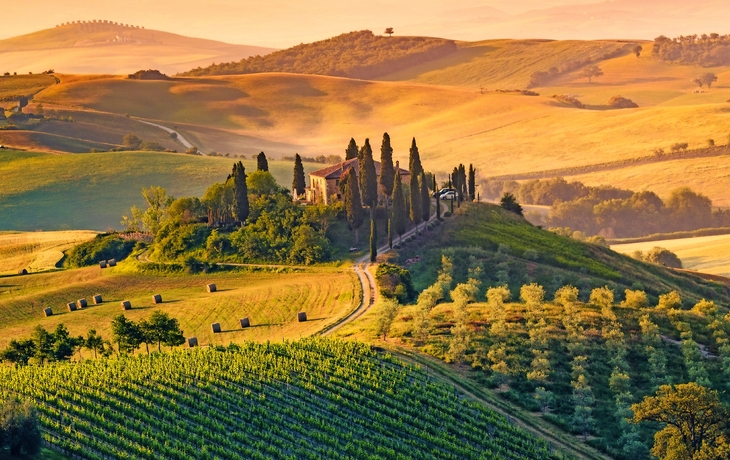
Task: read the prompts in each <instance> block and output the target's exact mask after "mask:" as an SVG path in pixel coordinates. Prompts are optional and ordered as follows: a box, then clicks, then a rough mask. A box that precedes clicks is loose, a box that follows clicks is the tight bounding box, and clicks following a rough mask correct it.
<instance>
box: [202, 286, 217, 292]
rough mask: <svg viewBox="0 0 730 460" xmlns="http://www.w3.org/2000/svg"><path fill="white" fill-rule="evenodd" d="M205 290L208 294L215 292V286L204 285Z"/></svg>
mask: <svg viewBox="0 0 730 460" xmlns="http://www.w3.org/2000/svg"><path fill="white" fill-rule="evenodd" d="M205 289H206V290H207V291H208V292H215V291H216V287H215V284H208V285H206V286H205Z"/></svg>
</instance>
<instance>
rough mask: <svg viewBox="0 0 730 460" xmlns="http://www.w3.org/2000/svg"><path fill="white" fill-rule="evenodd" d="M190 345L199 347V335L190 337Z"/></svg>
mask: <svg viewBox="0 0 730 460" xmlns="http://www.w3.org/2000/svg"><path fill="white" fill-rule="evenodd" d="M188 346H189V347H190V348H193V347H197V346H198V338H197V337H188Z"/></svg>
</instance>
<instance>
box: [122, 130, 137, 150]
mask: <svg viewBox="0 0 730 460" xmlns="http://www.w3.org/2000/svg"><path fill="white" fill-rule="evenodd" d="M122 145H123V146H125V147H127V148H128V149H131V150H139V149H140V147H142V139H140V137H139V136H137V135H136V134H127V135H126V136H124V138H123V139H122Z"/></svg>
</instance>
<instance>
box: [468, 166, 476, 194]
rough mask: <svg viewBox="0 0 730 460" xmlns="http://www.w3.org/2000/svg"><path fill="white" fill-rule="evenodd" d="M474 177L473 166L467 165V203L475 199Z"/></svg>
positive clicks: (474, 170)
mask: <svg viewBox="0 0 730 460" xmlns="http://www.w3.org/2000/svg"><path fill="white" fill-rule="evenodd" d="M476 176H477V171H476V169H474V166H473V165H472V164H469V201H474V198H476V196H477V194H476V189H477V184H476Z"/></svg>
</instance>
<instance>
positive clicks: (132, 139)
mask: <svg viewBox="0 0 730 460" xmlns="http://www.w3.org/2000/svg"><path fill="white" fill-rule="evenodd" d="M122 145H123V146H124V148H126V149H127V150H144V151H150V152H163V151H164V150H165V147H163V146H162V145H160V144H159V143H158V142H154V141H143V140H142V139H141V138H140V137H139V136H137V135H136V134H127V135H126V136H124V138H123V139H122Z"/></svg>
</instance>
